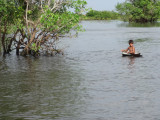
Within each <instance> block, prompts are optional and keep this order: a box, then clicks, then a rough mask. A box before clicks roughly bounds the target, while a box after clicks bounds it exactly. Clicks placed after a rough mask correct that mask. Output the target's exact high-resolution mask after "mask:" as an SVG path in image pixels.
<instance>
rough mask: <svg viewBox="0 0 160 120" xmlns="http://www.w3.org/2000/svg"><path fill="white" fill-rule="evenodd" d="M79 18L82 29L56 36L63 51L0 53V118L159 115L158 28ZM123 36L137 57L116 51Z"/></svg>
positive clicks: (130, 119)
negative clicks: (74, 35)
mask: <svg viewBox="0 0 160 120" xmlns="http://www.w3.org/2000/svg"><path fill="white" fill-rule="evenodd" d="M81 24H82V25H83V26H84V27H85V29H86V32H83V33H80V34H79V37H78V38H75V39H64V40H62V42H61V43H64V44H62V46H64V45H66V46H70V47H69V48H67V49H66V51H65V55H64V56H61V55H60V56H55V57H43V56H41V57H40V58H38V59H35V58H32V57H21V56H19V57H18V56H14V55H9V56H6V57H5V58H4V57H0V119H2V120H16V119H17V120H18V119H19V120H53V119H55V120H154V119H155V120H156V119H159V118H160V113H159V111H160V101H159V98H160V90H159V86H160V81H159V78H160V74H159V73H160V69H159V68H160V65H159V64H158V63H159V59H160V54H159V51H160V47H159V46H160V36H159V31H160V28H159V27H147V28H145V27H142V28H140V27H132V28H131V27H125V26H121V24H123V22H120V21H110V22H109V21H100V22H99V21H92V22H90V21H83V22H82V23H81ZM120 26H121V27H120ZM129 39H133V40H135V44H134V46H135V48H136V51H139V52H141V53H142V55H143V57H141V58H134V57H122V56H121V52H120V50H121V49H123V48H127V47H128V40H129Z"/></svg>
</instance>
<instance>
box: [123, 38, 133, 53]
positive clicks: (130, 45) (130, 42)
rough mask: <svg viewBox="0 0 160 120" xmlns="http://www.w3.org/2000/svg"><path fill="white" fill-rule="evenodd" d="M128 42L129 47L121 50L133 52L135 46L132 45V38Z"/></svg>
mask: <svg viewBox="0 0 160 120" xmlns="http://www.w3.org/2000/svg"><path fill="white" fill-rule="evenodd" d="M128 43H129V47H128V48H127V49H126V50H121V51H122V52H126V53H130V54H135V47H134V46H133V40H129V41H128Z"/></svg>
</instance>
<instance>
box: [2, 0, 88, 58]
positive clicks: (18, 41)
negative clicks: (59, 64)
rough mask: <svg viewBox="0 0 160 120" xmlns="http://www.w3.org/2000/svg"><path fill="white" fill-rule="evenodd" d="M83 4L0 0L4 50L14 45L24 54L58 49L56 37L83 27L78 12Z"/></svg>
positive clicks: (58, 0) (73, 0) (60, 0)
mask: <svg viewBox="0 0 160 120" xmlns="http://www.w3.org/2000/svg"><path fill="white" fill-rule="evenodd" d="M86 4H87V3H86V1H84V0H0V40H1V43H2V46H3V53H4V54H6V53H9V52H11V50H13V49H16V53H17V55H19V54H20V53H21V55H24V56H25V55H38V54H39V51H45V52H47V53H51V54H52V53H53V52H59V50H57V49H56V46H55V42H56V41H57V40H58V39H59V37H64V35H65V34H67V33H69V32H70V31H71V30H75V31H80V30H82V28H81V26H80V25H79V24H78V23H79V14H81V12H82V11H83V10H84V9H85V5H86ZM69 9H74V11H73V12H71V10H69ZM20 49H22V50H21V52H20Z"/></svg>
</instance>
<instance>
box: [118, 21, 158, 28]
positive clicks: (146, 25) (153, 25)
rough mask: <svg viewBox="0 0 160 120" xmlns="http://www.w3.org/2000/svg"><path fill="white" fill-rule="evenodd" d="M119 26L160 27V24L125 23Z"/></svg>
mask: <svg viewBox="0 0 160 120" xmlns="http://www.w3.org/2000/svg"><path fill="white" fill-rule="evenodd" d="M118 26H120V27H138V28H139V27H160V22H154V23H144V24H141V23H128V22H123V23H121V24H119V25H118Z"/></svg>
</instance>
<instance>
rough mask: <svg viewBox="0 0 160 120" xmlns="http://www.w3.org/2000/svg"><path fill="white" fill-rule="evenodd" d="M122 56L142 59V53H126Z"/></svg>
mask: <svg viewBox="0 0 160 120" xmlns="http://www.w3.org/2000/svg"><path fill="white" fill-rule="evenodd" d="M122 56H123V57H126V56H130V57H142V55H141V53H139V52H138V53H135V54H130V53H126V52H122Z"/></svg>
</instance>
